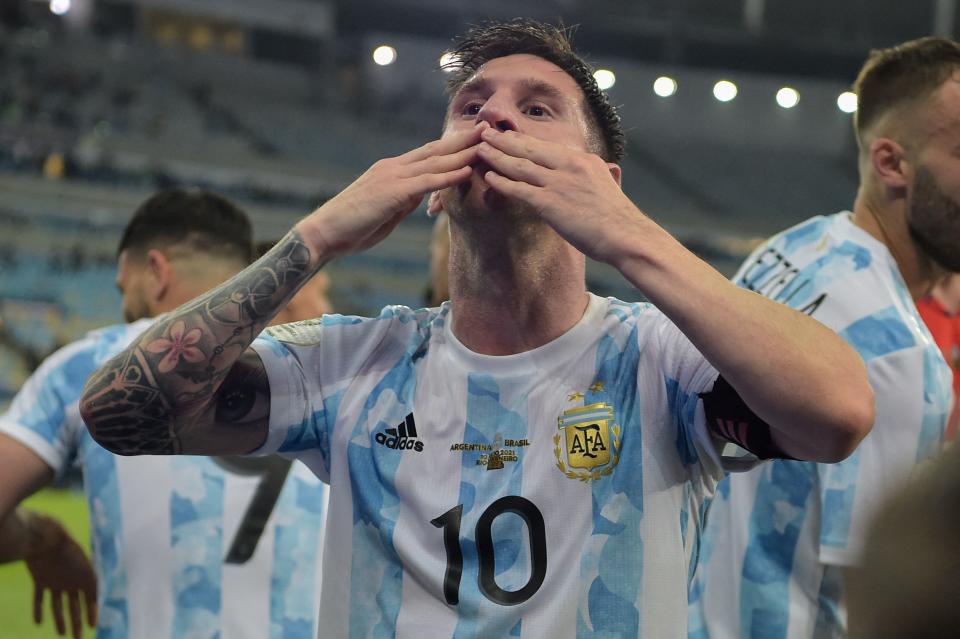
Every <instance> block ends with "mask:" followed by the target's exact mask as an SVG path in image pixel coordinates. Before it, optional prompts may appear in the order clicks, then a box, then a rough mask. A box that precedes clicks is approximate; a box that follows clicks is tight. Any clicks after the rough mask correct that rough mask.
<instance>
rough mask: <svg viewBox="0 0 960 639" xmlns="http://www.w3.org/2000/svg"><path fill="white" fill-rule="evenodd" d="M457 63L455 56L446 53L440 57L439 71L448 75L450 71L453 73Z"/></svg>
mask: <svg viewBox="0 0 960 639" xmlns="http://www.w3.org/2000/svg"><path fill="white" fill-rule="evenodd" d="M458 62H459V60H458V59H457V56H455V55H453V54H452V53H450V52H449V51H447V52H446V53H444V54H443V55H442V56H440V69H441V70H442V71H443V72H444V73H450V72H451V71H455V70H456V68H457V66H459V65H458V64H457V63H458Z"/></svg>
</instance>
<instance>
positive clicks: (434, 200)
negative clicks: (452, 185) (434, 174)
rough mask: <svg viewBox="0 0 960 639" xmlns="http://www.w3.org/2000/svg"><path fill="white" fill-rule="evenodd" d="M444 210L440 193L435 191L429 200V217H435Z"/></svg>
mask: <svg viewBox="0 0 960 639" xmlns="http://www.w3.org/2000/svg"><path fill="white" fill-rule="evenodd" d="M442 210H443V203H442V202H441V201H440V191H434V192H432V193H431V194H430V198H429V199H427V215H429V216H430V217H433V216H435V215H436V214H437V213H439V212H440V211H442Z"/></svg>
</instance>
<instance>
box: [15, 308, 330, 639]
mask: <svg viewBox="0 0 960 639" xmlns="http://www.w3.org/2000/svg"><path fill="white" fill-rule="evenodd" d="M150 323H151V320H141V321H138V322H136V323H134V324H130V325H118V326H111V327H108V328H105V329H101V330H98V331H93V332H91V333H89V334H88V335H87V336H86V337H84V338H83V339H81V340H78V341H76V342H74V343H72V344H70V345H68V346H66V347H64V348H63V349H61V350H59V351H57V352H56V353H55V354H53V355H52V356H50V357H49V358H48V359H47V360H46V361H44V363H43V364H42V365H41V366H40V368H39V369H38V370H37V371H36V372H34V374H33V375H32V376H31V377H30V378H29V379H28V380H27V382H26V384H25V385H24V386H23V388H22V389H21V390H20V392H19V393H18V394H17V396H16V397H15V398H14V400H13V403H12V404H11V406H10V409H9V411H8V412H7V413H5V414H4V415H2V416H0V433H4V434H6V435H9V436H11V437H13V438H15V439H16V440H18V441H20V442H21V443H23V444H25V445H26V446H27V447H29V448H30V449H31V450H33V451H34V452H35V453H36V454H37V455H38V456H39V457H41V458H42V459H43V460H44V461H45V462H46V463H47V464H48V465H49V466H50V467H51V468H53V469H54V471H55V472H57V473H58V474H59V473H62V472H63V471H65V470H66V469H67V468H68V467H69V465H70V464H71V463H77V464H79V465H80V467H81V468H82V470H83V481H84V488H85V491H86V496H87V503H88V506H89V512H90V525H91V536H92V539H93V550H94V563H95V565H96V568H97V576H98V582H99V583H98V586H99V606H100V619H99V623H98V626H97V637H98V638H99V639H128V638H129V639H165V638H169V639H183V638H185V637H190V638H197V639H199V638H218V639H231V638H250V639H253V638H257V639H263V638H265V637H275V638H281V637H282V638H284V639H286V638H288V637H298V638H303V639H313V638H314V637H315V636H316V616H317V598H318V597H319V593H318V588H319V577H320V576H319V572H320V570H319V561H320V555H321V553H320V552H319V547H320V544H321V535H322V527H323V518H324V511H325V502H326V486H324V485H323V484H322V483H320V482H319V481H318V480H317V479H316V478H315V477H314V476H313V474H312V473H310V472H309V471H308V470H307V469H306V468H304V467H303V465H302V464H299V463H295V464H294V465H293V467H292V469H291V471H290V474H289V475H288V476H287V479H286V483H285V485H284V487H283V491H282V492H281V494H280V497H279V499H278V501H277V503H276V505H275V507H274V510H273V513H272V515H271V517H270V520H269V522H268V524H267V526H266V528H265V529H264V531H263V534H262V536H261V537H260V540H259V544H258V545H257V548H256V552H255V553H254V554H253V555H252V557H250V559H249V560H248V561H246V563H224V557H225V555H226V554H227V551H228V549H229V548H230V546H231V543H232V540H233V539H234V537H235V536H236V534H237V531H238V530H239V528H240V522H241V520H242V518H243V516H244V514H245V512H246V509H247V506H248V505H249V504H250V502H251V500H252V499H253V496H254V491H255V490H256V488H257V486H258V484H259V483H260V481H261V479H262V477H258V476H255V475H253V476H251V475H239V474H234V473H231V472H227V471H226V470H224V468H222V467H221V466H220V465H218V464H217V463H216V462H215V461H214V460H212V459H210V458H207V457H172V456H142V457H123V456H118V455H114V454H112V453H110V452H108V451H106V450H105V449H103V448H101V447H100V446H99V445H98V444H97V443H96V442H94V441H93V439H92V438H91V437H90V435H89V433H88V432H87V429H86V427H85V426H84V424H83V421H82V420H81V419H80V414H79V407H78V400H79V397H80V393H81V390H82V389H83V385H84V383H85V382H86V380H87V378H88V377H89V376H90V374H91V373H93V371H94V370H96V369H97V368H98V367H99V366H100V365H101V364H102V363H103V362H105V361H106V360H107V359H109V358H110V357H112V356H113V355H116V354H117V353H119V352H120V351H121V350H122V349H123V348H125V347H126V346H127V345H128V344H129V343H130V342H131V341H132V340H133V339H134V338H135V337H136V336H138V335H139V334H140V333H141V332H143V331H144V330H145V329H146V328H147V327H148V326H149V325H150Z"/></svg>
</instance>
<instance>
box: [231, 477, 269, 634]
mask: <svg viewBox="0 0 960 639" xmlns="http://www.w3.org/2000/svg"><path fill="white" fill-rule="evenodd" d="M259 481H260V480H259V478H257V477H255V476H253V477H243V476H240V475H236V474H233V473H224V481H223V484H224V485H223V548H222V552H223V555H224V556H226V554H227V551H229V550H230V544H231V543H233V539H234V537H235V536H236V534H237V529H238V528H239V526H240V520H241V518H242V517H243V515H244V513H245V512H246V510H247V506H248V505H249V504H250V501H251V500H252V499H253V494H254V491H255V490H256V487H257V484H258V483H259ZM273 539H274V526H273V518H272V517H271V519H270V522H269V523H268V524H267V526H266V528H264V530H263V535H262V536H261V537H260V541H259V543H258V544H257V550H256V552H254V554H253V556H252V557H251V558H250V561H248V562H247V563H245V564H228V563H224V564H223V571H222V573H221V578H222V581H221V590H220V592H221V602H220V623H221V634H220V637H221V639H253V638H254V637H259V638H264V639H265V638H267V637H269V636H270V590H271V588H270V585H271V584H270V576H271V575H272V568H273Z"/></svg>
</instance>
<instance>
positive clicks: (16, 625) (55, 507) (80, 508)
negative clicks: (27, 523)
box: [0, 488, 94, 639]
mask: <svg viewBox="0 0 960 639" xmlns="http://www.w3.org/2000/svg"><path fill="white" fill-rule="evenodd" d="M24 506H25V507H26V508H28V509H30V510H34V511H37V512H42V513H45V514H47V515H50V516H52V517H56V518H57V519H58V520H60V522H61V523H63V525H64V526H65V527H66V529H67V530H69V531H70V534H71V535H73V537H74V539H76V540H77V541H78V542H80V545H82V546H83V547H84V549H86V550H87V554H88V555H89V554H90V552H89V551H90V525H89V522H88V519H87V503H86V500H85V499H84V497H83V494H82V493H80V492H74V491H67V490H55V489H52V488H51V489H46V490H42V491H40V492H38V493H37V494H36V495H34V496H33V497H30V498H29V499H28V500H27V501H26V502H24ZM48 596H49V593H48ZM32 602H33V580H31V579H30V573H29V572H27V569H26V567H25V566H24V564H23V563H22V562H16V563H11V564H3V565H0V628H2V630H0V636H4V637H16V638H17V639H52V638H53V637H57V636H58V635H57V629H56V627H55V626H54V624H53V617H52V616H51V614H50V604H49V600H45V601H44V606H43V625H42V626H36V625H34V623H33V603H32ZM67 631H68V633H69V626H68V628H67ZM93 635H94V633H93V631H92V630H91V629H89V628H86V629H85V631H84V634H83V636H84V637H93Z"/></svg>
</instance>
